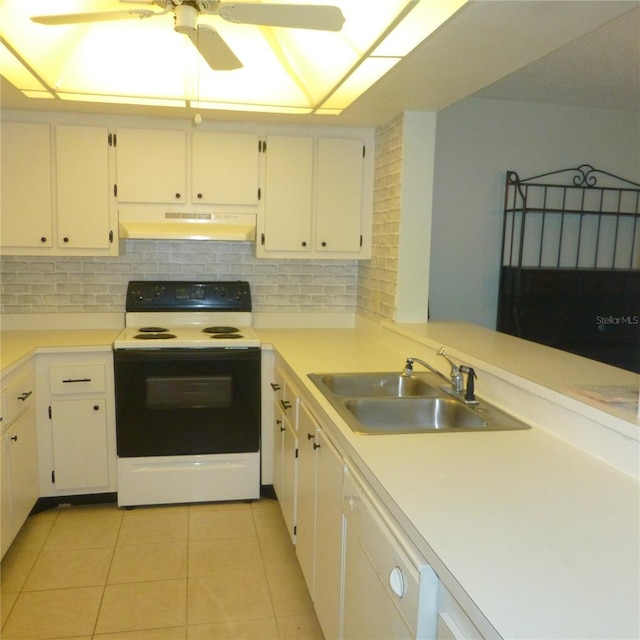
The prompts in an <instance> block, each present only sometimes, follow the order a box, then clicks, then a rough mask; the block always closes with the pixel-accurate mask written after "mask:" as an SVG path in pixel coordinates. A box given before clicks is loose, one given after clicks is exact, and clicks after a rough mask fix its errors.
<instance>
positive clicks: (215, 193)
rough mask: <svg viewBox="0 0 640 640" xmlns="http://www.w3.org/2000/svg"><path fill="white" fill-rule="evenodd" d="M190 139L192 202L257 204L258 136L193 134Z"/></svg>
mask: <svg viewBox="0 0 640 640" xmlns="http://www.w3.org/2000/svg"><path fill="white" fill-rule="evenodd" d="M191 139H192V154H191V162H192V165H191V201H192V202H202V203H206V204H228V205H256V204H258V186H259V177H258V176H259V172H258V169H259V149H258V143H259V138H258V136H256V135H253V134H248V133H247V134H242V133H214V132H212V133H205V132H195V133H193V134H192V138H191Z"/></svg>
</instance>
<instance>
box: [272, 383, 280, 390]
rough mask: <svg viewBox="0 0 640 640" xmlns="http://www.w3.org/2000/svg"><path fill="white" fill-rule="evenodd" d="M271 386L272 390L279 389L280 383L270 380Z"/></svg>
mask: <svg viewBox="0 0 640 640" xmlns="http://www.w3.org/2000/svg"><path fill="white" fill-rule="evenodd" d="M271 388H272V389H273V390H274V391H280V385H279V384H276V383H275V382H272V383H271Z"/></svg>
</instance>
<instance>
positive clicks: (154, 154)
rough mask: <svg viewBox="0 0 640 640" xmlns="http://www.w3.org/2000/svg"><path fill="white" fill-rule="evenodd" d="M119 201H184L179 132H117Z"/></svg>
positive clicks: (183, 150) (183, 164)
mask: <svg viewBox="0 0 640 640" xmlns="http://www.w3.org/2000/svg"><path fill="white" fill-rule="evenodd" d="M116 157H117V165H118V169H117V176H118V200H119V201H120V202H148V203H154V202H156V203H170V202H174V203H175V202H185V201H186V196H185V191H186V189H185V187H186V183H187V182H186V181H187V169H186V166H187V165H186V162H187V156H186V136H185V133H184V132H182V131H156V130H141V129H118V131H117V143H116Z"/></svg>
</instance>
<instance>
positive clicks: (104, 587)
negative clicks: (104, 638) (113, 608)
mask: <svg viewBox="0 0 640 640" xmlns="http://www.w3.org/2000/svg"><path fill="white" fill-rule="evenodd" d="M117 508H118V507H117V505H116V509H117ZM123 522H124V515H123V516H122V517H121V518H120V524H119V526H118V532H117V533H116V535H115V538H114V540H113V547H112V549H111V561H110V562H109V569H108V571H107V573H106V575H105V578H104V584H103V585H102V595H101V596H100V602H99V603H98V609H97V611H96V619H95V620H94V621H93V631H92V633H91V637H92V638H93V637H94V636H95V635H96V633H97V631H98V620H99V619H100V611H102V605H103V603H104V596H105V593H106V591H107V585H108V584H109V576H110V575H111V569H112V567H113V558H114V557H115V554H116V547H117V546H118V538H119V537H120V532H121V530H122V524H123Z"/></svg>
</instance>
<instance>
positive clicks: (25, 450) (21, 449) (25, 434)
mask: <svg viewBox="0 0 640 640" xmlns="http://www.w3.org/2000/svg"><path fill="white" fill-rule="evenodd" d="M2 485H3V486H2V503H3V504H2V531H1V534H0V535H2V543H1V546H2V553H3V554H4V552H5V551H6V550H7V548H8V547H9V545H10V544H11V542H12V541H13V539H14V538H15V536H16V534H17V533H18V531H19V530H20V527H22V525H23V524H24V521H25V520H26V519H27V517H28V516H29V513H30V512H31V509H32V508H33V505H34V504H35V503H36V501H37V500H38V494H39V487H38V443H37V433H36V418H35V412H34V410H33V409H32V408H29V409H28V410H27V411H26V412H25V413H23V414H22V415H21V416H20V417H19V418H18V419H17V420H16V421H15V422H14V423H13V425H12V426H11V427H10V428H9V429H8V430H7V432H6V433H5V435H4V436H3V437H2Z"/></svg>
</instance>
